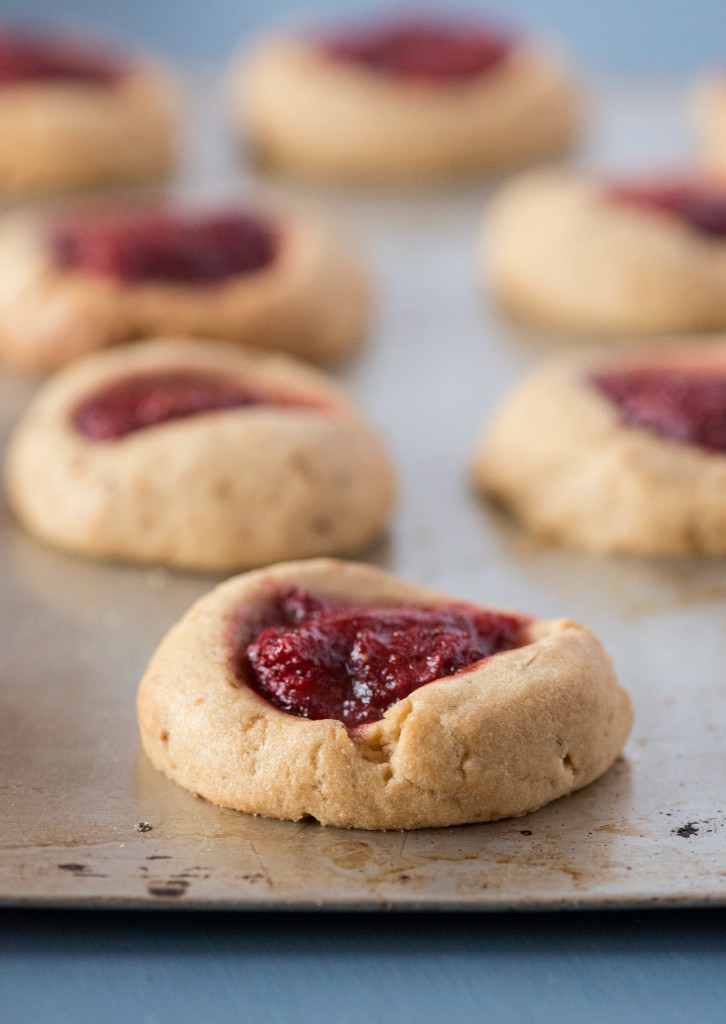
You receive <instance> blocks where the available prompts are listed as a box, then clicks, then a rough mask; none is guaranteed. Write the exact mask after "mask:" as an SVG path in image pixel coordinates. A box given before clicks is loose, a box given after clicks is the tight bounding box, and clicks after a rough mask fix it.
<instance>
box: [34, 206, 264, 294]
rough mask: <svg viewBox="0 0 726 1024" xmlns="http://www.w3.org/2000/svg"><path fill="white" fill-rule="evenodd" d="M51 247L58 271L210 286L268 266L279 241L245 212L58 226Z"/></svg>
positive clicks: (155, 215) (146, 215)
mask: <svg viewBox="0 0 726 1024" xmlns="http://www.w3.org/2000/svg"><path fill="white" fill-rule="evenodd" d="M49 243H50V248H51V252H52V254H53V258H54V260H55V263H56V265H57V266H58V267H59V268H60V269H61V270H83V271H86V272H88V273H90V274H96V275H98V276H101V277H110V278H115V279H117V280H119V281H123V282H125V283H128V284H136V283H139V282H143V281H166V282H171V283H178V284H214V283H216V282H219V281H223V280H225V278H228V277H233V276H236V275H238V274H249V273H253V272H254V271H256V270H261V269H263V268H264V267H266V266H268V265H269V264H270V263H272V261H273V260H274V258H275V255H276V251H277V243H278V240H277V233H276V231H275V229H274V228H273V226H272V225H271V224H270V223H268V222H267V221H265V220H263V219H261V218H258V217H255V216H252V215H251V214H247V213H241V212H229V213H217V214H211V215H199V216H194V217H190V216H182V215H180V214H173V213H166V212H152V213H143V214H138V213H137V214H134V215H133V216H126V217H120V216H118V217H106V218H103V219H100V220H85V219H84V220H79V221H77V222H76V223H73V224H66V225H59V226H58V227H56V228H55V230H54V231H53V232H52V233H51V235H50V238H49Z"/></svg>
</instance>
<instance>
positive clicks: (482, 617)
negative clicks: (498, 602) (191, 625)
mask: <svg viewBox="0 0 726 1024" xmlns="http://www.w3.org/2000/svg"><path fill="white" fill-rule="evenodd" d="M527 624H528V620H527V619H524V618H520V617H518V616H514V615H503V614H501V613H499V612H491V611H485V610H483V609H480V608H476V607H473V606H471V605H466V604H445V605H440V606H438V607H435V608H431V607H415V606H413V607H391V608H377V607H370V608H369V607H357V606H350V605H345V604H340V603H338V602H334V601H330V600H326V599H323V598H318V597H315V596H314V595H313V594H311V593H309V592H308V591H306V590H303V589H299V588H290V589H287V590H281V591H279V592H276V593H275V594H274V596H272V597H271V598H270V599H268V601H267V602H266V603H265V604H264V606H263V607H261V610H260V612H259V615H258V617H257V618H256V620H255V621H254V622H253V623H252V624H250V621H249V617H248V616H245V619H244V621H242V620H241V621H240V623H234V622H233V623H232V628H231V633H230V644H229V646H230V658H231V662H232V665H233V668H234V671H235V675H236V677H237V679H238V680H239V681H240V682H241V683H245V684H247V685H249V686H251V687H252V689H254V690H255V691H256V692H257V693H258V694H260V696H262V697H264V698H265V699H266V700H268V701H270V703H272V704H274V705H275V707H278V708H280V709H281V710H282V711H287V712H288V713H290V714H293V715H298V716H300V717H302V718H313V719H319V718H335V719H338V720H339V721H341V722H344V723H345V725H346V726H347V727H348V728H351V729H352V728H355V727H356V726H359V725H365V724H366V723H368V722H375V721H378V720H379V719H381V718H382V717H383V713H384V712H385V711H386V710H387V709H388V708H390V707H391V705H393V704H395V703H396V702H397V701H399V700H402V699H403V698H404V697H406V696H408V694H409V693H411V692H412V691H413V690H416V689H418V688H419V687H420V686H424V685H425V684H426V683H430V682H433V680H435V679H442V678H444V677H446V676H451V675H454V673H456V672H459V671H461V670H462V669H464V668H467V667H469V666H471V665H473V664H475V663H476V662H478V661H482V660H483V659H484V658H489V657H491V656H492V655H493V654H500V653H501V652H502V651H508V650H511V649H512V648H514V647H519V646H522V645H523V644H525V643H527V642H528V640H527V638H526V626H527Z"/></svg>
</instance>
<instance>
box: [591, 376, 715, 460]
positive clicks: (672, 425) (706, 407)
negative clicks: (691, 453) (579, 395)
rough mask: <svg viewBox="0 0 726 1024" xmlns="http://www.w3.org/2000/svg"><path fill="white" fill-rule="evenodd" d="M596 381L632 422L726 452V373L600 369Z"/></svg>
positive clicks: (594, 380)
mask: <svg viewBox="0 0 726 1024" xmlns="http://www.w3.org/2000/svg"><path fill="white" fill-rule="evenodd" d="M592 383H593V384H594V385H595V387H596V388H597V389H598V390H599V391H600V392H601V394H603V395H605V396H606V398H609V399H610V401H611V402H614V403H615V405H616V406H617V407H618V409H619V411H620V415H621V416H622V418H623V419H624V420H625V422H626V423H629V424H630V425H632V426H635V427H644V428H645V429H646V430H652V431H653V432H654V433H656V434H658V435H660V436H661V437H664V438H667V439H668V440H670V441H679V442H681V443H682V444H693V445H698V446H699V447H700V448H705V449H706V450H707V451H712V452H722V453H724V452H726V372H724V371H713V372H708V373H706V372H705V371H701V372H697V371H696V372H694V371H693V370H691V371H687V370H679V369H671V368H663V369H661V368H656V367H650V368H640V369H635V370H616V371H613V372H610V373H600V374H597V375H596V376H594V377H593V378H592Z"/></svg>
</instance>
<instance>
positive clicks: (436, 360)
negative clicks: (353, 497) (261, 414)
mask: <svg viewBox="0 0 726 1024" xmlns="http://www.w3.org/2000/svg"><path fill="white" fill-rule="evenodd" d="M208 99H209V97H207V100H208ZM207 100H205V99H204V97H203V98H202V100H200V101H199V104H200V106H199V109H198V110H197V112H196V118H197V120H196V124H195V126H193V127H192V129H191V131H190V136H191V138H192V139H193V140H194V141H195V145H194V148H193V149H192V150H191V156H190V161H189V164H188V169H187V173H186V175H185V178H184V181H183V182H182V183H181V184H180V186H179V190H180V191H181V192H185V193H190V194H191V193H196V194H198V195H203V196H209V197H213V196H224V195H234V194H235V193H236V192H237V191H238V190H239V187H240V183H241V179H240V180H237V179H235V178H234V176H232V175H231V173H230V168H231V167H232V163H231V155H230V153H229V152H228V150H227V149H226V148H225V144H224V142H223V135H222V133H221V131H220V130H219V125H218V124H215V122H214V120H213V118H212V117H211V116H208V114H209V112H210V111H211V110H212V107H211V105H210V106H207V107H205V106H204V103H205V102H207ZM680 103H681V95H680V91H679V90H677V89H675V88H673V87H668V88H667V87H660V88H645V87H640V88H621V89H614V88H610V89H607V90H605V91H604V92H602V93H601V96H600V98H599V100H598V102H597V103H596V106H595V114H596V117H597V119H598V121H597V123H598V124H599V127H600V135H599V141H598V142H597V144H596V145H592V146H591V148H590V158H591V159H597V160H598V161H599V162H604V163H606V164H609V165H610V166H623V167H628V166H630V167H632V166H646V165H647V164H648V162H649V161H650V162H651V164H652V165H653V166H657V163H658V160H659V158H672V159H678V158H680V157H681V156H682V155H683V154H684V153H685V152H687V150H686V148H685V147H686V138H685V135H683V134H680V135H679V134H678V133H677V129H676V126H677V124H678V111H679V105H680ZM649 154H650V156H649ZM273 191H275V192H276V194H277V195H278V197H280V198H283V199H286V198H287V199H289V198H292V199H294V200H297V201H302V202H305V203H307V204H308V205H311V206H313V207H315V208H317V209H319V210H320V211H321V212H323V213H325V214H327V215H328V216H329V217H331V218H333V219H337V220H338V221H340V222H342V223H343V224H344V226H345V227H346V228H347V230H348V231H349V233H350V234H351V235H352V236H353V237H354V238H355V239H356V240H357V242H358V243H359V245H360V247H361V249H362V251H363V252H364V254H365V255H366V256H367V258H368V261H369V263H370V266H371V268H372V272H373V275H374V279H375V284H376V288H377V307H376V316H375V322H374V324H373V328H372V330H371V334H370V339H369V342H368V346H367V348H366V350H365V352H364V354H363V356H362V357H361V359H360V360H359V361H358V362H357V363H356V365H355V366H353V367H351V368H350V369H348V370H346V371H344V372H342V373H341V374H340V377H341V380H342V381H343V383H344V384H345V385H346V386H347V387H349V388H350V389H351V390H352V391H353V392H354V393H355V394H356V395H357V397H358V398H359V400H360V401H361V403H362V405H363V406H364V407H365V408H366V410H367V411H368V413H369V414H370V416H371V417H372V418H373V419H374V421H376V422H377V423H378V424H379V426H380V427H381V429H382V430H383V431H384V432H385V433H386V435H387V436H388V438H389V439H390V443H391V447H392V450H393V453H394V456H395V458H396V461H397V463H398V466H399V468H400V473H401V480H402V494H401V503H400V508H399V511H398V514H397V517H396V520H395V523H394V525H393V528H392V530H391V532H390V534H389V536H388V537H387V538H386V540H385V541H383V542H381V543H380V544H379V545H378V546H376V547H375V548H373V549H370V550H369V551H367V552H365V557H366V558H367V559H368V560H370V561H373V562H375V563H377V564H380V565H382V566H385V567H388V568H390V569H391V570H392V571H394V572H397V573H399V574H401V575H402V576H404V577H406V578H407V579H409V580H411V581H414V582H418V583H425V584H428V585H432V586H435V587H438V588H440V589H442V590H444V591H448V592H450V593H451V594H452V595H456V596H461V597H464V598H470V599H472V600H475V601H483V602H490V603H492V604H495V605H501V606H505V607H506V606H509V607H513V608H517V609H520V610H522V611H526V612H530V613H532V614H535V615H541V616H550V615H553V616H554V615H569V616H572V617H575V618H578V619H581V620H582V621H584V622H585V623H587V624H588V625H590V626H591V627H592V628H593V629H594V630H595V631H596V632H597V633H598V634H599V635H600V636H601V638H602V640H603V641H604V643H605V645H606V646H607V648H608V649H609V650H610V652H611V653H612V655H613V656H614V659H615V664H616V667H617V670H618V672H619V674H620V676H621V678H622V680H623V682H624V683H625V685H626V686H627V687H628V688H629V690H630V691H631V693H632V695H633V698H634V702H635V709H636V716H637V719H636V727H635V731H634V733H633V736H632V737H631V739H630V741H629V742H628V745H627V748H626V751H625V758H624V759H623V760H621V761H619V762H618V763H617V764H616V765H615V766H614V767H613V769H612V770H611V771H610V772H609V773H608V774H607V775H606V776H605V777H604V778H603V779H601V780H600V781H599V782H597V783H595V784H593V785H592V786H590V787H588V788H587V789H585V790H583V791H581V792H579V793H576V794H575V795H573V796H572V797H570V798H567V799H564V800H560V801H558V802H557V803H555V804H552V805H550V806H549V807H547V808H545V809H544V810H541V811H539V812H537V813H536V814H532V815H529V816H527V817H524V818H520V819H517V820H516V821H505V822H498V823H494V824H484V825H472V826H466V827H459V828H453V829H442V830H425V831H420V832H410V833H382V834H377V833H370V832H355V831H341V830H337V829H330V828H327V829H326V828H321V827H320V826H318V825H316V824H313V823H300V824H292V823H288V822H275V821H266V820H263V819H258V818H254V817H249V816H246V815H242V814H236V813H234V812H231V811H225V810H223V809H220V808H216V807H212V806H210V805H208V804H206V803H205V802H203V801H202V800H200V799H198V798H196V797H194V796H193V795H192V794H190V793H187V792H185V791H184V790H182V789H180V788H178V787H177V786H175V785H174V784H173V783H171V782H169V781H168V780H167V779H165V778H163V777H162V776H161V775H159V774H158V773H157V772H155V771H154V770H153V769H152V768H151V767H150V765H149V764H148V762H147V761H146V759H145V757H144V756H143V754H141V752H140V749H139V742H138V737H137V731H136V722H135V711H134V695H135V690H136V686H137V683H138V680H139V678H140V676H141V674H142V672H143V670H144V667H145V664H146V662H147V660H148V658H149V657H150V655H151V653H152V652H153V650H154V648H155V646H156V644H157V643H158V641H159V639H160V637H161V635H162V633H163V632H164V630H165V629H166V628H167V627H168V626H169V625H170V624H171V623H172V622H174V621H175V620H176V619H177V618H178V617H179V616H180V615H181V614H182V613H183V612H184V610H185V609H186V608H187V607H188V605H189V604H190V603H191V602H192V601H193V600H194V599H195V598H196V597H198V596H199V595H201V594H202V593H204V592H205V591H206V590H207V589H209V587H210V586H211V585H212V584H213V583H214V582H216V580H215V578H213V577H199V576H192V575H186V574H179V573H174V572H166V571H161V570H158V569H147V568H134V567H128V566H110V565H104V564H98V563H94V562H90V561H85V560H83V559H75V558H72V557H70V556H66V555H64V554H61V553H58V552H55V551H53V550H51V549H48V548H46V547H44V546H42V545H41V544H39V543H37V542H36V541H34V540H32V539H30V538H29V537H26V536H25V535H24V534H23V533H22V531H21V530H20V529H19V528H18V526H17V525H16V523H15V522H14V520H13V518H12V516H11V514H10V512H9V511H8V509H7V507H6V506H5V505H4V504H3V505H2V507H1V508H0V549H1V551H2V563H1V564H2V574H1V576H0V594H1V605H0V616H1V624H0V629H1V634H0V636H1V638H2V650H1V656H0V657H1V660H0V743H1V746H0V809H1V818H0V820H1V824H0V844H1V853H0V901H2V902H5V903H17V904H23V903H25V904H35V905H37V904H62V905H84V906H88V905H95V906H128V907H139V906H146V907H152V906H165V907H166V906H178V907H184V906H186V907H220V908H230V909H234V908H270V909H273V908H291V907H300V908H308V907H325V908H381V907H400V908H463V909H477V908H520V909H521V908H532V907H570V908H572V907H583V906H618V907H630V906H643V905H652V904H664V905H665V904H670V905H678V904H702V903H708V902H721V903H723V902H726V796H725V795H724V782H725V780H726V745H725V744H724V742H723V734H724V720H725V717H726V711H725V710H724V704H725V703H726V683H725V682H724V668H723V666H724V664H726V650H725V646H726V644H725V642H724V636H725V633H724V621H725V618H726V578H725V576H724V568H723V563H722V562H719V561H716V562H711V563H709V562H706V561H696V560H694V561H686V560H680V561H677V562H668V561H665V560H664V561H654V560H639V559H630V560H625V559H602V558H595V557H590V556H587V555H583V554H578V553H574V552H569V551H564V550H560V549H557V548H553V547H548V546H544V545H540V544H537V543H535V542H532V541H529V540H527V539H526V538H525V537H523V536H522V535H521V534H520V532H519V531H518V530H517V529H516V528H515V527H513V526H512V525H511V524H509V523H508V522H507V521H506V520H505V519H504V518H502V517H501V516H499V515H498V514H497V513H496V512H494V511H493V510H491V509H487V508H484V507H482V505H481V504H480V503H479V502H478V501H477V499H476V498H475V497H474V496H473V495H472V494H471V493H470V492H469V490H468V488H467V484H466V467H467V462H468V459H469V456H470V453H471V449H472V445H473V443H474V439H475V437H476V434H477V431H478V429H479V427H480V424H481V423H482V421H483V420H484V419H485V417H486V415H487V414H488V413H489V412H490V411H491V409H492V408H493V406H494V404H495V403H496V401H497V398H498V396H499V395H501V394H502V392H503V391H504V390H505V389H506V387H507V386H508V385H509V384H510V383H511V382H513V381H514V380H515V379H516V378H517V377H518V376H519V375H520V374H521V373H522V372H523V371H525V370H526V369H527V368H528V367H529V366H531V365H533V364H534V363H535V362H536V360H537V359H538V358H539V357H541V356H542V355H544V354H546V353H548V352H550V351H553V350H554V349H556V348H557V347H558V346H560V345H561V344H562V342H561V341H558V339H554V338H542V337H538V336H536V335H535V334H534V333H532V332H529V333H528V332H523V331H521V330H516V329H514V328H512V327H511V326H509V325H507V324H506V323H504V322H503V321H501V320H500V319H499V318H498V317H497V315H496V313H495V312H494V311H493V309H492V308H491V306H490V304H489V303H488V302H487V301H486V299H485V298H482V297H481V296H480V295H479V294H478V291H477V287H476V281H475V273H474V269H473V246H474V236H475V233H476V227H477V222H478V220H479V216H480V211H481V208H482V206H483V204H484V202H485V199H486V193H485V191H484V189H483V188H476V187H467V188H455V189H452V190H434V191H430V190H424V191H421V190H417V191H415V192H413V193H410V192H409V193H407V192H405V191H403V190H396V191H395V192H392V193H386V194H371V193H364V192H361V191H360V190H357V191H352V192H350V191H346V190H343V189H338V190H334V191H331V190H323V189H313V188H307V189H301V188H299V187H298V188H297V189H293V188H292V187H283V186H279V185H278V186H277V187H276V188H275V189H274V190H273ZM33 387H34V383H33V382H32V381H28V380H23V379H22V378H20V377H17V376H14V375H11V374H7V373H6V374H4V375H2V376H0V418H1V421H2V424H1V425H2V432H3V436H5V435H6V434H7V431H8V430H9V428H10V425H11V424H12V423H13V422H14V421H15V419H16V418H17V416H18V415H19V414H20V411H21V410H22V408H23V406H24V404H25V402H26V401H27V398H28V397H29V395H30V394H31V392H32V390H33ZM423 753H424V756H425V752H423Z"/></svg>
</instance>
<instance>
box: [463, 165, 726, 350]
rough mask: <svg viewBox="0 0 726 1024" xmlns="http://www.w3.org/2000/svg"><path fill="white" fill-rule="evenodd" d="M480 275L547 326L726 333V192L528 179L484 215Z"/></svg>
mask: <svg viewBox="0 0 726 1024" xmlns="http://www.w3.org/2000/svg"><path fill="white" fill-rule="evenodd" d="M481 272H482V277H483V278H484V279H485V280H487V281H488V282H490V285H491V289H492V291H493V293H494V295H495V297H496V298H497V299H498V300H499V301H500V302H501V303H502V304H503V305H504V306H505V307H506V308H508V309H509V310H510V311H511V312H513V313H515V314H517V315H519V316H521V317H523V318H525V319H527V320H530V321H532V322H533V323H539V324H542V325H545V326H549V327H555V328H561V329H564V330H569V331H582V332H591V333H602V334H613V335H617V334H638V333H640V334H647V333H660V332H675V331H688V330H715V329H718V328H723V327H726V184H723V183H719V182H718V181H715V180H710V179H702V178H697V177H690V178H688V177H684V178H681V179H677V180H673V179H655V180H653V181H651V182H648V181H645V182H625V183H623V182H614V181H611V182H604V181H597V180H593V179H588V178H578V177H574V176H567V175H564V174H554V173H542V172H540V173H537V174H535V173H533V174H530V175H527V176H523V177H522V178H520V179H519V180H517V181H515V182H512V183H511V184H509V185H507V186H505V187H504V189H503V190H502V192H501V193H500V195H499V196H498V197H497V198H496V199H495V201H494V203H493V205H492V207H491V209H490V210H489V212H488V214H487V217H486V222H485V225H484V233H483V236H482V252H481Z"/></svg>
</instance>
